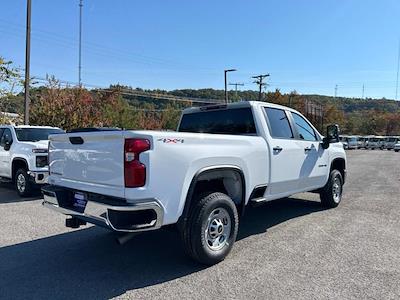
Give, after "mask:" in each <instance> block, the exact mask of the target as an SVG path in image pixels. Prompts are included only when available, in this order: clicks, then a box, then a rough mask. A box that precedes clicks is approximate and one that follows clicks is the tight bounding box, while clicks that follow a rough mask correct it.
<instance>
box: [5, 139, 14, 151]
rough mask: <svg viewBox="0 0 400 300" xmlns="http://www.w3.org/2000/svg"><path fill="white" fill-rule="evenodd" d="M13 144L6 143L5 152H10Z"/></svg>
mask: <svg viewBox="0 0 400 300" xmlns="http://www.w3.org/2000/svg"><path fill="white" fill-rule="evenodd" d="M11 144H12V143H11V142H9V141H7V142H5V144H4V150H5V151H8V150H10V148H11Z"/></svg>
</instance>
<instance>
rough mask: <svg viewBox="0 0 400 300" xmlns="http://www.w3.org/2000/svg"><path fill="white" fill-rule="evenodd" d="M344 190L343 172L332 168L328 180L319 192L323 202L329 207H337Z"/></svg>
mask: <svg viewBox="0 0 400 300" xmlns="http://www.w3.org/2000/svg"><path fill="white" fill-rule="evenodd" d="M338 189H339V190H338ZM342 192H343V177H342V174H341V173H340V172H339V171H338V170H332V171H331V173H330V175H329V179H328V182H327V183H326V185H325V186H324V187H323V189H322V190H321V191H320V193H319V196H320V199H321V204H322V205H323V206H324V207H327V208H334V207H337V206H338V205H339V203H340V201H341V200H342Z"/></svg>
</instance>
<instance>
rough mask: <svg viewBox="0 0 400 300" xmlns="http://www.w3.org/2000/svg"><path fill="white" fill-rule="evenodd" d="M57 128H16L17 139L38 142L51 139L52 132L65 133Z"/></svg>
mask: <svg viewBox="0 0 400 300" xmlns="http://www.w3.org/2000/svg"><path fill="white" fill-rule="evenodd" d="M63 132H64V131H62V130H61V129H55V128H15V133H16V134H17V139H18V141H20V142H37V141H45V140H48V139H49V135H50V134H57V133H63Z"/></svg>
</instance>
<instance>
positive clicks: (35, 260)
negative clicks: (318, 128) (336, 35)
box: [0, 151, 400, 299]
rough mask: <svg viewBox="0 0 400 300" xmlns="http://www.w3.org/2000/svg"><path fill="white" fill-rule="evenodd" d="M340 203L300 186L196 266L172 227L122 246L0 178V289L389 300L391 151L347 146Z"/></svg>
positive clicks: (255, 214)
mask: <svg viewBox="0 0 400 300" xmlns="http://www.w3.org/2000/svg"><path fill="white" fill-rule="evenodd" d="M348 157H349V168H348V171H349V176H348V182H347V184H346V186H345V195H344V199H343V202H342V203H341V205H340V206H339V207H338V208H337V209H332V210H321V208H320V206H319V204H318V202H317V197H316V195H313V194H301V195H297V196H295V197H292V198H290V199H286V200H282V201H280V202H278V201H275V202H272V203H269V204H267V205H265V206H262V207H258V208H257V209H251V210H249V211H248V213H247V214H246V216H245V218H244V219H243V221H242V223H241V228H240V233H239V238H238V241H237V243H236V244H235V247H234V249H233V251H232V252H231V254H230V256H229V257H228V258H227V259H226V260H225V261H224V262H222V263H220V264H219V265H216V266H213V267H210V268H204V267H201V266H198V265H196V264H195V263H193V262H192V261H190V260H189V259H187V258H186V257H185V256H184V254H183V252H182V249H181V246H180V242H179V240H178V237H177V235H176V234H175V233H174V232H170V231H158V232H152V233H147V234H143V235H140V236H137V237H135V238H134V239H132V240H131V241H130V242H128V243H127V244H125V245H124V246H119V245H117V244H116V243H115V241H114V237H113V235H112V234H111V233H109V232H107V231H105V230H103V229H99V228H95V227H85V228H84V229H81V230H69V229H66V228H64V227H63V222H64V218H63V217H62V216H60V215H57V214H54V213H53V212H50V211H48V210H46V209H44V208H42V207H41V205H40V200H38V198H32V199H27V200H24V201H21V200H19V198H18V197H17V196H16V195H15V193H14V192H13V191H12V189H11V187H10V186H9V185H7V184H2V185H0V216H1V217H0V247H1V248H0V298H10V299H11V298H12V299H16V298H37V299H45V298H65V299H71V298H72V297H78V298H85V299H105V298H111V297H118V296H120V297H124V298H140V299H143V298H151V299H157V298H159V299H166V298H178V297H179V298H183V299H185V298H201V299H213V298H217V297H218V298H225V299H233V298H235V299H248V298H259V299H267V298H268V299H290V298H296V299H327V298H336V299H355V298H357V299H368V298H370V299H399V298H400V251H399V249H400V154H399V153H394V152H393V151H392V152H389V151H350V152H349V153H348Z"/></svg>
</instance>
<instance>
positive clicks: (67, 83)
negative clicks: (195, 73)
mask: <svg viewBox="0 0 400 300" xmlns="http://www.w3.org/2000/svg"><path fill="white" fill-rule="evenodd" d="M34 79H36V80H38V81H41V82H48V81H49V78H43V77H34ZM56 82H58V83H61V84H62V85H64V86H77V85H78V84H77V83H76V82H72V81H68V80H57V81H56ZM82 86H84V87H90V88H93V89H97V90H100V91H101V92H106V93H112V92H115V91H118V92H119V93H120V94H121V95H126V96H135V97H141V98H152V99H158V100H165V101H176V102H186V103H204V104H218V103H223V100H221V99H208V98H193V97H179V96H174V95H170V94H162V93H154V92H147V91H138V90H131V89H125V88H116V89H112V88H104V87H100V86H96V85H91V84H84V83H82Z"/></svg>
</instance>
